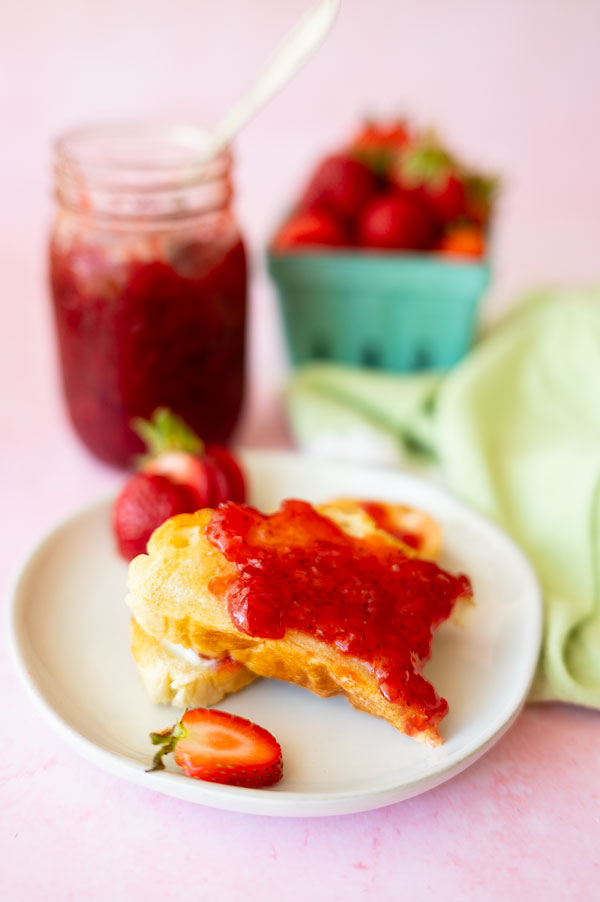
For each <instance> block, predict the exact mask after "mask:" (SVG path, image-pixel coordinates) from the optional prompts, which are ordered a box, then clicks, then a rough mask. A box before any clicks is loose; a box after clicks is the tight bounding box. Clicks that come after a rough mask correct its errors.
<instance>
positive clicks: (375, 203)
mask: <svg viewBox="0 0 600 902" xmlns="http://www.w3.org/2000/svg"><path fill="white" fill-rule="evenodd" d="M356 237H357V241H358V243H359V244H360V245H361V246H363V247H380V248H397V249H407V250H408V249H414V250H423V249H425V248H427V247H429V246H430V245H431V243H432V241H433V237H434V226H433V223H432V220H431V217H430V216H429V214H428V213H427V211H426V209H425V208H424V207H423V206H422V204H420V203H419V202H418V201H417V200H416V199H414V198H412V197H410V196H404V195H402V194H391V193H390V194H381V195H380V196H379V197H376V198H374V199H373V200H372V201H371V202H370V203H369V204H367V206H366V207H365V209H364V210H363V212H362V214H361V216H360V217H359V219H358V223H357V230H356Z"/></svg>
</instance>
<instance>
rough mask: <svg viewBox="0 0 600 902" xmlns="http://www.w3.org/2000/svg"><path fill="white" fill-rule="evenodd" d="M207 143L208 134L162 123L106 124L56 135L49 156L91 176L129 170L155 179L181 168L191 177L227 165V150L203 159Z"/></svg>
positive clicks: (228, 157) (170, 123) (159, 121)
mask: <svg viewBox="0 0 600 902" xmlns="http://www.w3.org/2000/svg"><path fill="white" fill-rule="evenodd" d="M209 140H210V132H208V131H207V130H205V129H202V128H200V127H199V126H196V125H188V124H184V123H177V122H166V121H161V120H157V121H153V120H125V121H123V122H119V121H107V122H98V123H92V124H88V125H82V126H78V127H77V128H73V129H69V130H68V131H65V132H63V133H61V134H59V135H58V136H57V137H56V138H55V140H54V155H55V159H56V160H57V161H59V160H60V161H61V162H63V163H65V164H67V165H69V164H70V165H72V166H76V167H77V168H78V169H80V170H82V171H84V172H86V173H88V174H89V175H91V176H98V175H99V174H100V173H101V172H107V173H108V172H110V173H111V174H112V175H113V176H117V175H118V173H119V172H121V173H127V172H129V171H131V170H132V169H135V170H137V171H140V170H141V171H146V172H148V174H150V173H152V172H155V173H156V174H157V175H160V174H161V173H164V172H172V171H173V170H177V169H185V170H186V171H187V172H188V174H189V175H188V177H190V178H191V174H192V173H193V174H197V175H200V174H201V173H202V172H206V170H210V169H214V168H215V167H216V166H218V168H220V167H224V168H228V167H229V165H230V162H231V152H230V150H229V148H228V147H226V148H224V149H223V150H221V151H220V152H218V153H217V154H215V155H214V156H212V157H211V158H209V159H203V157H202V152H203V150H204V149H205V148H206V146H207V145H208V142H209Z"/></svg>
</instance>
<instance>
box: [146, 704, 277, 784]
mask: <svg viewBox="0 0 600 902" xmlns="http://www.w3.org/2000/svg"><path fill="white" fill-rule="evenodd" d="M150 738H151V740H152V742H153V744H154V745H158V746H160V749H159V750H158V751H157V753H156V755H155V756H154V762H153V766H152V768H151V769H150V770H152V771H153V770H163V769H164V764H163V760H162V759H163V757H164V756H165V755H168V754H170V753H171V752H172V753H173V756H174V759H175V762H176V764H178V765H179V767H181V768H183V770H184V771H185V773H186V774H187V776H188V777H193V778H194V779H196V780H206V781H208V782H210V783H225V784H228V785H230V786H245V787H247V788H249V789H260V788H262V787H263V786H273V785H274V784H275V783H277V782H279V780H280V779H281V777H282V775H283V760H282V756H281V747H280V745H279V743H278V742H277V740H276V739H275V737H274V736H272V735H271V733H269V732H268V730H265V729H264V728H263V727H260V726H258V725H257V724H255V723H252V722H251V721H249V720H246V719H245V718H244V717H238V716H237V715H235V714H229V713H227V712H226V711H219V710H217V709H215V708H212V709H208V708H194V709H193V710H191V711H186V712H185V714H184V715H183V717H182V718H181V720H179V721H178V722H177V723H176V724H175V726H174V727H171V728H170V729H167V730H163V731H161V732H158V733H151V734H150Z"/></svg>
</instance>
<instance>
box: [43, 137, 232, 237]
mask: <svg viewBox="0 0 600 902" xmlns="http://www.w3.org/2000/svg"><path fill="white" fill-rule="evenodd" d="M209 140H210V133H209V132H208V131H206V130H204V129H202V128H200V127H199V126H196V125H185V124H178V123H172V122H161V121H152V120H139V121H135V120H129V121H124V122H100V123H96V124H91V125H83V126H80V127H78V128H74V129H71V130H69V131H66V132H64V133H63V134H61V135H59V136H58V137H57V138H56V139H55V142H54V177H55V184H56V196H57V199H58V201H59V203H60V204H61V205H62V206H64V207H67V208H69V209H71V210H74V211H78V212H81V211H86V212H89V213H95V214H96V215H97V216H100V217H103V216H108V217H113V218H114V217H116V218H118V219H131V218H135V217H139V216H140V215H145V216H149V217H150V218H163V217H173V216H176V217H181V216H190V215H196V214H198V213H206V212H210V211H216V210H219V209H223V208H224V207H226V206H227V204H228V203H229V201H230V198H231V183H230V170H231V151H230V150H229V148H228V147H225V148H224V149H223V150H221V151H220V152H218V153H217V154H215V155H214V156H211V157H209V158H204V157H203V156H202V151H203V149H204V148H206V147H207V145H208V142H209Z"/></svg>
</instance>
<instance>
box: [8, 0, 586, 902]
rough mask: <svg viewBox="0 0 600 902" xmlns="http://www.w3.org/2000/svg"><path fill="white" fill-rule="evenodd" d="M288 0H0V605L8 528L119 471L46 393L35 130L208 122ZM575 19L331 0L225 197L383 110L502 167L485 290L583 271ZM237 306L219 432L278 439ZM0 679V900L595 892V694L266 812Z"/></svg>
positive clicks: (267, 346)
mask: <svg viewBox="0 0 600 902" xmlns="http://www.w3.org/2000/svg"><path fill="white" fill-rule="evenodd" d="M306 5H307V3H306V2H304V0H286V3H281V2H278V0H256V2H254V3H252V4H249V3H247V2H245V0H223V2H221V3H219V4H217V5H214V4H208V3H204V4H202V3H197V2H190V0H173V2H172V3H171V4H168V5H167V4H147V3H143V2H142V0H131V2H128V3H127V4H123V3H120V2H117V0H85V2H80V0H78V2H75V0H57V2H56V3H53V4H39V5H38V6H39V9H38V10H36V22H35V27H33V28H32V21H31V8H30V5H29V4H13V6H12V7H11V8H10V9H7V10H6V11H4V12H6V14H7V15H6V20H5V21H3V38H4V39H3V62H4V63H5V65H6V66H7V67H8V68H7V70H6V71H7V75H6V76H5V78H4V79H3V89H7V93H6V99H7V102H6V104H3V127H4V134H5V142H4V144H3V148H4V150H5V158H4V163H3V167H2V170H1V171H0V178H1V187H2V209H3V212H4V213H5V214H6V213H8V212H10V222H9V216H8V215H7V216H6V217H5V218H3V219H2V220H0V222H1V227H0V248H1V249H2V290H3V291H2V294H3V296H2V303H1V304H0V385H1V387H2V388H1V390H2V395H1V398H2V422H3V441H2V443H1V445H0V455H1V467H0V478H1V479H2V495H1V497H2V502H3V532H2V542H1V543H0V580H1V581H2V588H3V590H4V591H3V595H2V597H3V600H4V602H5V604H6V597H7V592H8V587H9V584H10V579H11V576H12V574H13V573H14V571H15V568H16V567H17V565H18V562H19V561H20V560H21V558H22V557H23V556H24V555H25V554H26V552H27V551H28V550H29V548H30V546H31V544H32V542H33V541H34V539H35V538H36V537H38V536H39V535H40V534H41V533H42V532H44V531H45V529H47V528H49V527H50V526H52V525H53V524H54V523H55V522H56V521H57V520H59V519H61V518H62V517H63V516H64V515H66V514H67V513H69V512H70V511H71V510H73V509H74V508H76V507H78V506H80V505H82V504H85V503H86V502H88V501H91V500H92V499H94V498H96V497H97V496H98V495H102V494H106V493H108V492H111V491H113V490H115V489H116V488H117V487H118V486H119V485H120V483H121V479H122V477H121V476H120V475H119V474H116V473H115V472H113V471H111V470H109V469H107V468H105V467H103V466H101V465H99V464H97V463H95V462H94V461H93V460H92V459H91V458H90V457H88V456H87V454H86V453H85V452H84V451H83V450H82V449H81V447H80V446H79V445H78V444H77V442H76V440H75V439H74V437H73V436H72V435H71V432H70V430H69V428H68V427H67V425H66V422H65V419H64V415H63V411H62V407H61V403H60V398H59V391H58V386H57V381H56V375H55V367H54V356H53V349H52V341H51V332H50V323H49V311H48V307H47V303H46V298H45V285H44V261H43V245H44V237H45V232H46V227H47V222H48V217H49V203H48V200H47V198H48V195H49V190H48V176H47V172H48V169H49V161H48V147H49V142H50V137H51V135H52V134H54V133H56V131H58V130H59V129H61V128H63V127H65V126H68V125H72V124H76V123H78V122H82V121H88V120H90V119H97V118H102V117H107V116H121V117H122V116H131V115H154V116H158V117H161V116H162V117H166V116H169V117H173V116H176V117H179V118H183V119H190V118H192V117H194V116H198V117H203V118H204V119H205V120H207V121H211V120H214V119H216V117H217V116H218V115H219V113H220V112H222V111H223V110H224V109H225V108H226V106H227V104H228V103H229V102H230V101H231V100H232V99H233V98H234V97H235V95H236V94H237V92H238V91H239V90H240V88H241V86H242V85H243V84H244V82H245V80H247V78H248V77H249V76H250V75H251V74H252V73H253V72H255V71H256V69H257V66H258V64H259V61H260V60H261V59H262V58H263V56H264V55H265V54H266V53H267V52H268V51H269V50H270V49H271V48H272V46H273V45H274V43H275V41H276V40H277V38H278V37H279V36H280V35H281V34H282V33H283V32H284V30H285V28H286V27H287V26H289V25H290V24H291V22H292V21H293V20H294V17H295V16H296V15H297V14H298V13H299V12H300V11H301V10H302V9H303V8H305V7H306ZM209 10H210V12H209ZM599 30H600V8H599V7H598V4H597V3H595V2H594V0H573V2H572V3H570V4H554V5H552V8H551V9H550V7H549V5H548V4H547V3H546V2H544V0H531V2H528V3H526V4H517V3H509V4H506V3H505V4H500V3H497V4H481V3H479V2H477V0H448V2H445V3H443V4H440V3H436V4H434V3H423V4H404V3H399V2H398V0H375V2H374V3H369V4H367V3H364V0H346V2H345V4H343V10H342V14H341V15H340V19H339V22H338V25H337V26H336V30H335V32H334V34H333V35H332V36H331V37H330V39H329V40H328V43H327V44H326V45H325V46H324V47H323V48H322V49H321V50H320V51H319V53H318V54H317V56H316V57H315V59H314V60H313V61H312V62H311V64H310V65H307V66H306V67H305V68H304V70H303V71H302V72H301V73H300V75H298V76H297V78H296V80H295V81H294V82H293V83H292V84H291V85H290V86H289V89H288V90H287V91H286V92H284V93H282V94H281V95H280V96H279V97H278V98H276V99H275V100H274V101H273V103H272V104H271V106H270V107H269V108H268V109H267V110H265V111H264V113H262V114H261V117H260V119H257V121H256V122H255V123H253V124H252V126H251V127H249V129H248V130H247V131H246V132H245V133H244V135H242V137H241V139H240V141H239V143H238V146H237V151H238V160H239V166H238V187H239V204H238V206H239V211H240V214H241V219H242V222H243V224H244V226H245V228H246V231H247V234H248V235H249V236H250V238H251V241H252V244H253V246H254V247H255V249H257V250H258V249H259V248H260V247H261V246H262V245H263V244H264V240H265V238H266V236H267V234H268V233H269V230H270V229H271V227H272V225H273V223H274V222H275V221H276V219H277V217H278V216H279V215H280V212H281V210H282V208H283V207H284V206H285V205H286V204H287V202H288V199H289V194H290V191H291V188H292V186H293V185H294V183H295V182H297V181H298V180H299V179H300V177H301V175H302V173H303V172H304V171H305V170H306V168H307V167H308V165H309V164H310V163H311V162H312V160H313V159H314V157H316V155H317V153H318V152H320V151H321V150H322V149H324V148H327V147H329V146H331V145H332V144H334V143H335V142H336V140H337V137H338V136H342V135H345V134H346V133H347V132H348V131H349V130H351V129H352V126H353V124H354V123H355V121H356V119H357V117H358V116H359V115H360V113H361V112H362V111H364V110H369V109H382V110H384V111H390V110H394V109H401V110H404V111H406V112H408V113H409V114H416V115H417V116H418V117H419V118H420V120H421V121H425V122H428V121H432V122H436V123H438V124H439V125H440V127H441V128H442V129H443V130H444V131H445V133H447V134H448V136H449V137H450V138H451V139H452V141H453V142H454V144H455V146H457V147H458V149H459V150H462V151H464V152H465V153H467V155H468V156H469V157H470V158H473V159H474V160H476V161H481V162H482V163H483V164H486V165H489V166H490V167H492V168H494V169H497V170H498V171H500V172H502V173H504V174H505V176H506V190H505V199H504V203H503V206H502V210H501V214H500V217H499V222H498V236H497V246H496V255H497V263H498V266H497V273H496V280H495V285H494V291H493V294H492V296H491V299H490V301H489V309H493V310H496V309H499V308H500V307H501V306H502V305H503V304H504V303H507V302H508V301H509V300H510V299H511V298H512V297H514V295H515V293H516V292H518V291H521V290H524V289H525V288H526V287H528V286H530V285H534V284H539V283H540V282H544V283H547V282H549V281H567V282H583V281H586V280H591V279H596V280H597V278H598V275H599V269H598V246H599V245H600V229H599V220H598V210H597V199H598V197H599V196H600V168H599V167H598V166H597V159H598V156H599V155H600V126H599V122H598V116H597V98H598V93H599V91H600V65H599V63H598V53H597V35H598V33H599ZM167 35H168V36H169V38H168V39H166V36H167ZM425 37H426V41H425V40H424V38H425ZM425 45H426V46H425ZM224 47H228V48H229V49H230V51H234V53H233V55H234V56H235V65H232V64H231V60H232V55H231V53H224V51H223V49H222V48H224ZM32 60H35V65H32ZM182 60H184V61H185V65H184V66H183V69H182V65H183V64H182ZM359 61H360V65H359V64H358V62H359ZM215 73H219V77H215ZM449 73H450V74H449ZM450 75H451V77H450ZM253 304H254V310H253V319H252V342H251V346H252V353H251V361H250V368H251V373H252V388H251V393H250V399H249V407H248V415H247V418H246V421H245V424H244V427H243V429H242V431H241V434H240V441H241V442H242V443H243V444H245V445H248V446H254V447H257V446H258V447H274V446H282V445H286V443H287V442H288V438H287V436H286V433H285V427H284V425H283V422H282V418H281V415H280V412H279V406H278V393H279V391H280V389H281V386H282V382H283V374H284V362H283V354H282V349H281V338H280V334H279V331H278V325H277V321H276V319H275V317H274V316H273V298H272V294H271V293H270V291H269V289H268V287H267V285H266V282H265V280H264V276H263V275H262V274H261V272H260V267H259V268H258V270H257V271H256V274H255V280H254V285H253ZM0 701H1V704H2V719H1V727H0V731H1V734H2V735H1V739H2V749H3V751H2V756H1V764H0V811H1V817H0V862H1V865H0V888H1V889H2V890H3V892H4V894H5V896H6V898H10V899H15V900H19V902H21V900H23V902H30V900H31V902H34V900H44V902H48V900H50V902H54V900H57V902H59V900H60V902H63V900H70V899H72V900H76V902H79V900H86V902H88V900H89V902H103V900H105V899H108V898H110V899H112V900H121V899H123V900H132V899H133V900H138V899H140V900H141V899H143V900H145V902H154V900H156V902H158V900H161V902H164V900H171V899H183V898H186V899H207V900H213V899H220V900H238V899H245V900H258V899H271V898H279V899H283V900H286V902H288V900H289V902H294V900H303V902H306V900H309V899H327V900H344V902H348V900H354V899H366V898H369V899H375V898H377V899H381V900H397V899H400V898H405V897H406V898H407V899H418V898H429V897H430V896H431V897H432V898H436V897H437V898H441V899H444V900H451V902H454V900H456V902H459V900H460V902H471V900H473V902H485V900H505V899H510V900H513V899H515V900H520V899H526V900H528V902H533V900H537V899H544V902H551V900H557V902H558V900H575V902H587V900H589V902H592V900H597V899H598V898H600V868H599V865H600V741H599V740H600V713H598V712H592V711H585V710H582V709H576V708H572V707H568V706H562V705H546V706H529V707H526V709H525V710H524V712H523V714H522V715H521V716H520V717H519V719H518V720H517V722H516V723H515V724H514V726H513V727H512V728H511V729H510V730H509V732H508V733H507V734H506V735H505V736H504V737H503V738H502V739H501V740H500V742H499V743H498V744H497V745H496V746H495V747H494V748H493V749H492V750H491V751H490V752H489V753H488V754H487V755H485V756H484V757H483V758H482V759H481V760H479V761H478V762H477V763H476V764H474V765H473V766H472V767H471V768H469V769H468V770H467V771H465V772H464V773H462V774H461V775H459V776H458V777H456V778H454V779H453V780H451V781H450V782H448V783H446V784H444V785H443V786H440V787H438V788H437V789H434V790H432V791H430V792H428V793H427V794H425V795H423V796H420V797H418V798H414V799H412V800H409V801H407V802H403V803H400V804H398V805H395V806H393V807H390V808H386V809H381V810H379V811H374V812H370V813H365V814H360V815H351V816H346V817H340V818H332V819H321V820H318V819H315V820H282V819H272V818H261V817H252V816H246V815H237V814H232V813H226V812H220V811H216V810H211V809H208V808H202V807H199V806H195V805H192V804H189V803H186V802H180V801H177V800H175V799H171V798H169V797H166V796H162V795H158V794H155V793H152V792H149V791H145V790H143V789H141V788H139V787H137V786H134V785H132V784H129V783H127V782H124V781H122V780H119V779H116V778H113V777H111V776H109V775H108V774H106V773H104V772H102V771H101V770H98V769H96V768H95V767H93V766H92V765H91V764H89V763H88V762H87V761H85V760H83V759H81V758H79V757H78V756H77V755H76V754H75V753H74V752H73V751H72V750H71V749H70V748H68V747H67V746H65V745H64V744H63V743H62V742H61V741H60V740H59V739H58V738H57V737H56V736H55V735H54V734H53V733H52V732H51V731H50V730H49V729H48V728H47V727H46V725H45V723H44V722H42V721H41V719H40V718H39V716H38V714H37V712H36V711H35V710H34V708H33V707H32V705H31V704H30V702H29V701H28V699H27V698H26V697H25V694H24V692H23V690H22V687H21V685H20V683H19V682H18V681H17V677H16V675H15V673H14V671H13V669H12V667H11V664H10V661H9V660H8V657H7V654H6V652H5V654H4V655H3V656H2V659H1V663H0Z"/></svg>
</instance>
